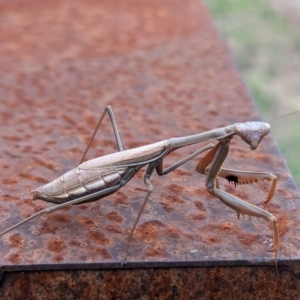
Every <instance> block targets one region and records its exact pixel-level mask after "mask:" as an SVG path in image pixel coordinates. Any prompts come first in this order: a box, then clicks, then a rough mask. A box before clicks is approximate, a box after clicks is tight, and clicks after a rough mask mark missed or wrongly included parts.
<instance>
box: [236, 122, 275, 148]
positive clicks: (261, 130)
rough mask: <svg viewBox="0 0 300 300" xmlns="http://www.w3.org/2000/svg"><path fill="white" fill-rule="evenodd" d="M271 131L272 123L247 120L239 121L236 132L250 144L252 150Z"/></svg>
mask: <svg viewBox="0 0 300 300" xmlns="http://www.w3.org/2000/svg"><path fill="white" fill-rule="evenodd" d="M269 132H270V125H269V124H268V123H265V122H245V123H238V124H237V125H236V127H235V133H236V134H237V135H238V136H240V138H241V139H242V140H243V141H244V142H245V143H247V144H248V145H250V149H251V150H255V149H256V148H257V147H258V145H259V143H260V142H261V140H262V139H263V138H264V136H266V135H267V134H268V133H269Z"/></svg>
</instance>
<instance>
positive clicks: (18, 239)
mask: <svg viewBox="0 0 300 300" xmlns="http://www.w3.org/2000/svg"><path fill="white" fill-rule="evenodd" d="M9 241H10V247H17V248H21V247H23V246H24V245H25V242H26V240H25V238H24V237H22V236H21V235H20V234H19V233H16V234H13V235H12V236H10V237H9Z"/></svg>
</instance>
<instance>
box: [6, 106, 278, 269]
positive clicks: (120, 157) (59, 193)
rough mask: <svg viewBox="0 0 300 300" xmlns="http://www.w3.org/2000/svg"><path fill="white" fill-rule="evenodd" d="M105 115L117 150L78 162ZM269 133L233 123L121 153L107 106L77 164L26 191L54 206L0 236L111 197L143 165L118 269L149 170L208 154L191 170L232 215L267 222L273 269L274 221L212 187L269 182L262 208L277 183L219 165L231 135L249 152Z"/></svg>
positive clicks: (261, 125) (253, 124)
mask: <svg viewBox="0 0 300 300" xmlns="http://www.w3.org/2000/svg"><path fill="white" fill-rule="evenodd" d="M106 113H107V114H108V115H109V117H110V121H111V124H112V127H113V130H114V135H115V139H116V143H117V146H118V152H116V153H111V154H108V155H105V156H101V157H98V158H94V159H91V160H88V161H85V162H84V159H85V156H86V154H87V151H88V149H89V148H90V145H91V143H92V141H93V139H94V137H95V135H96V133H97V131H98V129H99V127H100V125H101V122H102V120H103V118H104V116H105V114H106ZM269 131H270V125H269V124H268V123H264V122H245V123H235V124H232V125H228V126H225V127H221V128H217V129H213V130H210V131H206V132H203V133H198V134H194V135H190V136H184V137H175V138H170V139H167V140H163V141H160V142H157V143H154V144H150V145H145V146H141V147H137V148H133V149H128V150H124V148H123V145H122V141H121V138H120V134H119V131H118V128H117V123H116V120H115V117H114V114H113V110H112V107H111V106H107V107H106V108H105V110H104V112H103V113H102V115H101V117H100V119H99V122H98V124H97V126H96V128H95V130H94V133H93V135H92V137H91V140H90V143H89V145H88V146H87V149H86V151H85V152H84V154H83V157H82V159H81V161H80V164H79V166H78V167H77V168H75V169H72V170H70V171H68V172H66V173H65V174H63V175H61V176H60V177H58V178H57V179H55V180H53V181H52V182H50V183H48V184H46V185H44V186H41V187H38V188H36V189H35V190H34V191H33V192H32V193H33V199H41V200H45V201H47V202H51V203H55V204H56V205H55V206H52V207H49V208H46V209H43V210H41V211H39V212H37V213H35V214H33V215H31V216H30V217H28V218H26V219H24V220H23V221H21V222H19V223H17V224H15V225H13V226H12V227H10V228H8V229H7V230H5V231H3V232H1V233H0V236H1V235H4V234H5V233H7V232H9V231H11V230H12V229H15V228H17V227H18V226H20V225H22V224H24V223H26V222H28V221H29V220H31V219H33V218H35V217H37V216H40V215H42V214H49V213H52V212H54V211H56V210H58V209H61V208H63V207H66V206H69V205H77V204H82V203H87V202H93V201H97V200H99V199H101V198H103V197H106V196H108V195H111V194H113V193H115V192H116V191H118V190H119V189H120V188H122V187H123V186H125V185H126V184H127V183H128V182H129V181H130V180H131V179H132V178H133V177H134V175H135V174H136V173H137V172H138V171H140V170H141V169H142V168H143V167H144V166H147V169H146V172H145V175H144V183H145V185H146V188H147V192H146V196H145V198H144V201H143V203H142V205H141V208H140V210H139V213H138V215H137V217H136V219H135V222H134V225H133V226H132V229H131V231H130V234H129V236H128V239H127V244H126V249H125V256H124V258H123V261H122V265H123V264H124V263H125V261H126V258H127V256H128V251H129V246H130V241H131V238H132V236H133V234H134V231H135V228H136V226H137V223H138V221H139V219H140V217H141V215H142V212H143V210H144V208H145V206H146V203H147V201H148V199H149V197H150V195H151V193H152V192H153V190H154V187H153V185H152V183H151V180H150V179H151V175H152V174H153V172H154V170H156V172H157V174H158V175H166V174H168V173H170V172H172V171H173V170H175V169H176V168H178V167H180V166H181V165H183V164H185V163H186V162H188V161H189V160H191V159H193V158H194V157H196V156H198V155H199V154H201V153H203V152H206V151H208V152H207V153H206V155H204V157H202V158H201V159H200V161H199V163H198V164H197V166H196V171H197V172H198V173H200V174H202V175H204V176H206V183H205V185H206V189H207V191H208V192H209V193H210V194H211V195H213V196H215V197H216V198H218V199H219V200H221V201H222V202H223V203H224V204H225V205H227V206H228V207H230V208H232V209H233V210H234V211H236V213H237V215H238V216H239V215H240V214H242V215H248V216H254V217H257V218H261V219H264V220H266V221H268V222H270V223H271V224H272V226H273V251H274V253H275V267H276V271H277V255H278V254H277V253H278V248H279V229H278V223H277V219H276V217H275V216H274V215H273V214H271V213H270V212H268V211H266V210H265V209H262V208H260V207H257V206H255V205H252V204H250V203H247V202H245V201H243V200H242V199H240V198H237V197H235V196H233V195H231V194H229V193H227V192H225V191H223V190H221V189H220V188H219V184H218V177H221V178H225V179H227V180H228V181H231V182H233V183H234V184H245V183H249V182H252V181H261V180H267V181H270V182H271V184H270V189H269V193H268V195H267V198H266V200H265V202H264V208H265V206H266V205H267V204H268V203H269V202H270V201H271V199H272V197H273V195H274V192H275V188H276V179H277V178H276V176H275V175H273V174H271V173H268V172H249V171H240V170H233V169H225V168H223V167H222V165H223V163H224V161H225V159H226V157H227V154H228V151H229V147H230V141H231V139H232V138H233V136H234V135H238V136H239V137H240V138H241V139H242V140H243V141H244V142H245V143H246V144H248V145H249V146H250V149H251V150H255V149H256V148H257V147H258V146H259V144H260V142H261V140H262V139H263V138H264V136H266V135H267V134H268V133H269ZM209 140H217V141H218V143H217V144H216V145H213V144H212V143H209V144H208V145H206V146H205V147H203V148H201V149H199V150H197V151H196V152H194V153H193V154H191V155H189V156H187V157H186V158H184V159H182V160H180V161H179V162H177V163H175V164H174V165H172V166H170V167H168V168H166V169H164V167H163V161H164V158H165V157H166V156H167V155H169V154H170V153H171V152H173V151H175V150H177V149H179V148H181V147H185V146H189V145H192V144H197V143H200V142H205V141H209ZM277 273H278V271H277Z"/></svg>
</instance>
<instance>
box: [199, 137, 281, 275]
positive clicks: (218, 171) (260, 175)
mask: <svg viewBox="0 0 300 300" xmlns="http://www.w3.org/2000/svg"><path fill="white" fill-rule="evenodd" d="M230 140H231V137H230V138H225V139H221V140H220V142H219V144H217V145H216V146H215V147H214V148H213V149H211V150H210V151H209V152H208V153H207V154H206V155H205V156H204V157H203V158H202V159H201V160H200V162H199V163H198V165H197V167H196V171H197V172H199V173H202V174H207V177H206V188H207V190H208V191H209V192H210V193H211V194H212V195H214V196H216V197H217V198H218V199H220V200H221V201H222V202H223V203H224V204H226V205H227V206H229V207H230V208H232V209H233V210H235V211H236V213H237V215H238V217H239V215H240V214H242V215H248V216H254V217H257V218H261V219H264V220H266V221H269V222H271V223H272V225H273V243H274V247H273V250H274V252H275V267H276V272H277V274H279V273H278V269H277V252H278V248H279V229H278V224H277V219H276V218H275V217H274V216H273V215H272V214H271V213H269V212H267V211H266V210H264V209H261V208H259V207H257V206H255V205H252V204H250V203H247V202H245V201H243V200H242V199H239V198H237V197H235V196H233V195H231V194H229V193H226V192H224V191H222V190H220V189H219V186H218V179H217V177H218V176H220V177H223V178H226V179H228V180H229V181H233V182H234V183H235V184H239V183H250V182H251V181H258V180H263V179H266V180H271V181H272V184H271V188H270V191H269V194H268V197H267V200H266V201H265V202H264V205H266V204H267V203H268V202H269V201H270V200H271V199H272V197H273V194H274V191H275V187H276V179H277V178H276V176H275V175H273V174H271V173H266V172H245V171H238V170H229V169H222V164H223V162H224V161H225V158H226V156H227V154H228V150H229V144H230Z"/></svg>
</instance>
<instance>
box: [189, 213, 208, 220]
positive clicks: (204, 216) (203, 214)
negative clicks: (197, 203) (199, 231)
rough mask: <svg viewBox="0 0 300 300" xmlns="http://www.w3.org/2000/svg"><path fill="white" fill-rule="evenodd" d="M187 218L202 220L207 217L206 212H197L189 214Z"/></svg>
mask: <svg viewBox="0 0 300 300" xmlns="http://www.w3.org/2000/svg"><path fill="white" fill-rule="evenodd" d="M189 218H190V219H192V220H195V221H199V220H204V219H205V218H207V216H206V213H197V214H191V215H189Z"/></svg>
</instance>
